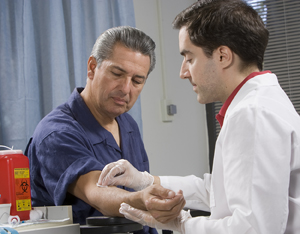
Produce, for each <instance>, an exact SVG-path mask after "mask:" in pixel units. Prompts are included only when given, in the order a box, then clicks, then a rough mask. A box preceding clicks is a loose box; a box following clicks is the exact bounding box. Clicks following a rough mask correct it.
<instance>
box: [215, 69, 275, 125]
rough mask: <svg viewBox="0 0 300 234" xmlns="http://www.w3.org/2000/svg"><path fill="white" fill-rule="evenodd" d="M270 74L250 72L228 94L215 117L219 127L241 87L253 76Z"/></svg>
mask: <svg viewBox="0 0 300 234" xmlns="http://www.w3.org/2000/svg"><path fill="white" fill-rule="evenodd" d="M266 73H271V72H270V71H262V72H252V73H251V74H250V75H248V76H247V77H246V78H245V79H244V80H243V81H242V82H241V83H240V84H239V85H238V86H237V87H236V88H235V89H234V91H233V92H232V93H231V94H230V96H229V97H228V98H227V100H226V101H225V102H224V104H223V106H222V108H221V109H220V111H219V113H218V114H217V115H216V119H217V120H218V122H219V124H220V126H221V127H222V126H223V122H224V117H225V114H226V111H227V109H228V107H229V105H230V104H231V102H232V100H233V99H234V97H235V95H236V94H237V93H238V92H239V90H240V89H241V88H242V87H243V85H244V84H245V83H246V82H247V81H248V80H250V79H252V78H253V77H255V76H258V75H262V74H266Z"/></svg>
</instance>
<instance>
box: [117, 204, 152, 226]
mask: <svg viewBox="0 0 300 234" xmlns="http://www.w3.org/2000/svg"><path fill="white" fill-rule="evenodd" d="M119 211H120V213H121V214H123V215H124V216H125V218H127V219H130V220H132V221H134V222H138V223H140V224H142V225H146V224H147V223H146V222H145V220H144V217H145V216H147V214H146V212H144V211H142V210H138V209H135V208H133V207H132V206H130V205H128V204H126V203H122V204H121V206H120V209H119ZM148 216H150V214H148Z"/></svg>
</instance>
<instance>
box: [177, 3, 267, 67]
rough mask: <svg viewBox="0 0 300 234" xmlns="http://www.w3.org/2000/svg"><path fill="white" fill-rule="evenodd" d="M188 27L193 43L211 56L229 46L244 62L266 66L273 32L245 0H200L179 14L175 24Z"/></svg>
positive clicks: (244, 65)
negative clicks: (270, 31)
mask: <svg viewBox="0 0 300 234" xmlns="http://www.w3.org/2000/svg"><path fill="white" fill-rule="evenodd" d="M184 26H185V27H186V28H187V32H188V33H189V37H190V40H191V42H192V43H193V44H194V45H196V46H199V47H201V48H202V49H203V51H204V52H205V54H206V56H207V57H210V56H212V53H213V51H214V50H215V49H217V48H218V47H219V46H221V45H224V46H228V47H229V48H230V49H231V50H232V51H233V52H234V53H236V54H237V55H238V56H239V57H240V58H241V60H242V61H243V62H244V64H243V67H242V68H245V67H246V66H247V65H248V64H255V65H257V67H258V69H259V70H262V69H263V59H264V53H265V50H266V47H267V44H268V39H269V32H268V30H267V29H266V27H265V25H264V23H263V21H262V19H261V18H260V16H259V15H258V13H257V12H256V11H255V10H254V9H253V8H252V7H251V6H249V5H248V4H247V3H246V2H244V1H242V0H204V1H198V2H196V3H194V4H193V5H191V6H190V7H188V8H187V9H185V10H184V11H182V12H181V13H180V14H178V15H177V16H176V18H175V20H174V21H173V27H174V28H175V29H180V28H182V27H184Z"/></svg>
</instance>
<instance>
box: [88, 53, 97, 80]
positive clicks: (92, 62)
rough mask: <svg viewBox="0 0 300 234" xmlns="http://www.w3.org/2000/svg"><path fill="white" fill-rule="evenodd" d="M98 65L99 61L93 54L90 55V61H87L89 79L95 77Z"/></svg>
mask: <svg viewBox="0 0 300 234" xmlns="http://www.w3.org/2000/svg"><path fill="white" fill-rule="evenodd" d="M96 67H97V61H96V59H95V58H94V57H93V56H90V57H89V60H88V63H87V77H88V79H91V80H92V79H93V78H94V75H95V70H96Z"/></svg>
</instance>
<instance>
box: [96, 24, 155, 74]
mask: <svg viewBox="0 0 300 234" xmlns="http://www.w3.org/2000/svg"><path fill="white" fill-rule="evenodd" d="M117 43H121V44H122V45H124V46H125V47H127V48H129V49H131V50H133V51H136V52H140V53H141V54H143V55H146V56H149V57H150V68H149V71H148V75H149V74H150V72H151V71H152V70H153V69H154V66H155V62H156V58H155V52H154V50H155V43H154V41H153V40H152V39H151V38H150V37H149V36H148V35H146V34H145V33H144V32H142V31H141V30H139V29H136V28H133V27H130V26H120V27H115V28H110V29H108V30H106V31H105V32H103V33H102V34H101V35H100V36H99V37H98V38H97V40H96V42H95V44H94V47H93V50H92V52H91V56H93V57H94V58H95V59H96V61H97V64H98V66H100V65H101V63H102V61H103V60H106V59H109V58H110V56H111V55H112V53H113V49H114V46H115V45H116V44H117Z"/></svg>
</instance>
